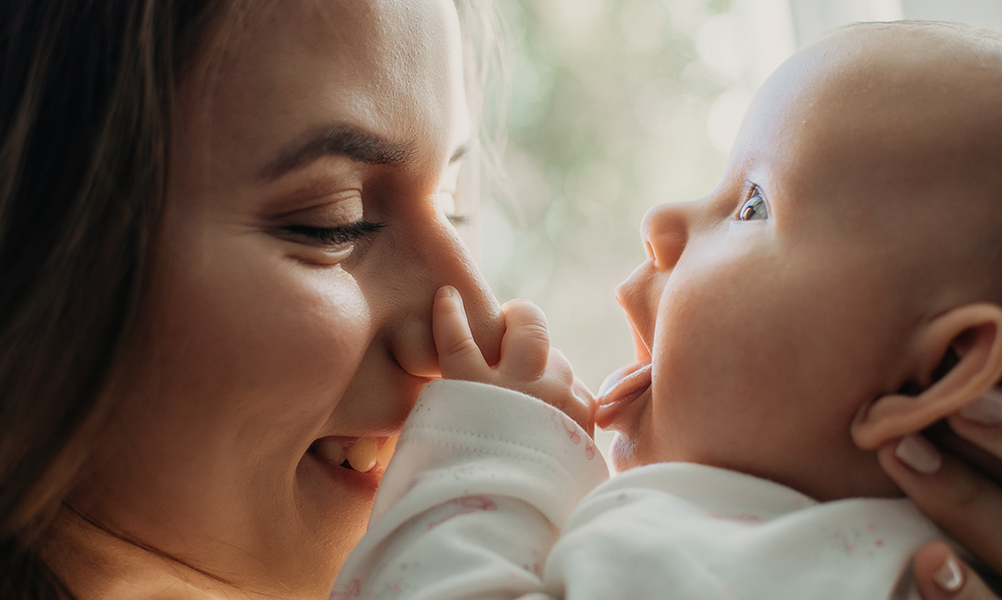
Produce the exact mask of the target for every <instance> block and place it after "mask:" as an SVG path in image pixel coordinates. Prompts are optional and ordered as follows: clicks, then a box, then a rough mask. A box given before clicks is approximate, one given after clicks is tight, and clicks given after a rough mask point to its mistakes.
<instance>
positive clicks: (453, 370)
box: [432, 285, 490, 381]
mask: <svg viewBox="0 0 1002 600" xmlns="http://www.w3.org/2000/svg"><path fill="white" fill-rule="evenodd" d="M432 334H433V335H434V337H435V349H436V350H438V364H439V369H441V371H442V377H445V378H447V379H464V380H467V381H485V380H486V377H487V375H488V374H489V372H490V367H489V366H488V365H487V362H486V361H485V360H484V355H483V354H482V353H481V352H480V348H479V347H478V346H477V343H476V342H475V341H474V340H473V334H472V333H471V332H470V323H469V321H468V320H467V318H466V309H465V308H464V306H463V298H462V296H460V295H459V290H457V289H456V288H454V287H452V286H451V285H446V286H442V287H441V288H439V290H438V292H437V293H436V294H435V304H434V307H433V308H432Z"/></svg>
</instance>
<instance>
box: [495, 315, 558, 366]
mask: <svg viewBox="0 0 1002 600" xmlns="http://www.w3.org/2000/svg"><path fill="white" fill-rule="evenodd" d="M504 321H505V332H504V338H503V339H502V340H501V362H499V363H498V366H497V369H498V371H499V372H500V374H501V375H502V376H503V377H505V378H510V379H512V380H515V381H533V380H536V379H539V377H541V376H542V375H543V372H544V371H545V370H546V364H547V361H548V359H549V355H550V335H549V333H548V332H547V330H546V315H544V314H543V311H542V309H540V308H539V307H538V306H536V305H535V304H533V303H532V302H529V301H528V300H511V301H509V302H506V303H505V305H504Z"/></svg>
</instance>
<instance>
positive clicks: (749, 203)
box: [738, 186, 769, 221]
mask: <svg viewBox="0 0 1002 600" xmlns="http://www.w3.org/2000/svg"><path fill="white" fill-rule="evenodd" d="M768 218H769V206H768V205H767V204H766V202H765V197H764V196H763V195H762V190H760V189H759V187H758V186H755V187H753V188H752V191H751V195H750V196H749V198H748V199H747V200H745V203H744V204H742V205H741V209H740V210H738V220H739V221H759V220H763V219H768Z"/></svg>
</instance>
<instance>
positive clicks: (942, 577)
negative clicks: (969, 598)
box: [932, 556, 964, 592]
mask: <svg viewBox="0 0 1002 600" xmlns="http://www.w3.org/2000/svg"><path fill="white" fill-rule="evenodd" d="M932 579H933V581H935V582H936V585H938V586H939V587H941V588H943V589H944V590H945V591H947V592H956V591H957V590H959V589H960V587H961V586H962V585H964V574H963V572H962V571H961V570H960V565H959V564H958V563H957V559H955V558H953V556H948V557H947V558H946V562H945V563H943V566H942V567H940V568H939V570H938V571H936V574H935V575H933V576H932Z"/></svg>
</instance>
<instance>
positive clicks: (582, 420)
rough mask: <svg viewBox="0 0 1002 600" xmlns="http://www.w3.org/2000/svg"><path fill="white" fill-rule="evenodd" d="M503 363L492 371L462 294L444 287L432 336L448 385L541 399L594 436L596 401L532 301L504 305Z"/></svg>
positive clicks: (512, 302) (440, 295) (433, 319)
mask: <svg viewBox="0 0 1002 600" xmlns="http://www.w3.org/2000/svg"><path fill="white" fill-rule="evenodd" d="M504 317H505V333H504V337H503V339H502V341H501V358H500V360H499V361H498V363H497V364H496V365H490V364H488V363H487V361H486V360H485V359H484V356H483V353H482V352H481V351H480V348H479V347H477V344H476V342H475V341H474V340H473V335H472V334H471V333H470V326H469V323H468V322H467V318H466V310H465V309H464V307H463V299H462V297H461V296H460V295H459V292H458V291H457V290H456V289H455V288H453V287H451V286H444V287H442V288H441V289H439V290H438V293H437V294H436V295H435V305H434V309H433V314H432V330H433V332H434V336H435V347H436V349H437V350H438V362H439V369H440V370H441V372H442V377H443V378H445V379H461V380H464V381H475V382H479V383H487V384H490V385H496V386H500V387H504V388H508V389H511V390H515V391H517V392H522V393H523V394H528V395H530V396H533V397H535V398H539V399H540V400H542V401H543V402H546V403H547V404H549V405H551V406H553V407H555V408H557V409H559V410H561V411H563V412H564V413H566V414H567V416H569V417H570V418H571V419H573V420H574V421H576V422H577V423H578V424H579V425H580V426H581V427H582V428H583V429H584V430H585V431H586V432H587V433H588V435H594V430H595V422H594V407H595V400H594V397H593V396H592V394H591V392H590V391H589V390H588V388H587V386H585V385H584V384H583V383H582V382H581V381H580V380H579V379H578V378H576V377H575V376H574V370H573V369H572V368H571V364H570V362H569V361H568V360H567V358H566V357H565V356H564V355H563V353H562V352H560V351H559V350H557V349H555V348H551V347H550V338H549V333H548V332H547V329H546V316H545V315H544V314H543V311H542V310H540V309H539V307H537V306H536V305H535V304H533V303H531V302H529V301H527V300H512V301H510V302H508V303H506V304H505V305H504Z"/></svg>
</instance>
